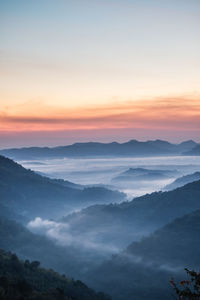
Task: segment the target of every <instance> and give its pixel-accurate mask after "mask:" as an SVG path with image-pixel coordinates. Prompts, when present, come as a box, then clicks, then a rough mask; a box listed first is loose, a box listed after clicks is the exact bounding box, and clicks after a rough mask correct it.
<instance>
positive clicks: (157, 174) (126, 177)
mask: <svg viewBox="0 0 200 300" xmlns="http://www.w3.org/2000/svg"><path fill="white" fill-rule="evenodd" d="M177 173H178V172H177V171H176V170H150V169H144V168H129V169H128V170H127V171H125V172H122V173H120V174H119V175H118V176H116V177H114V178H113V179H112V180H113V181H133V182H134V181H142V180H161V179H168V178H173V177H175V176H176V175H177Z"/></svg>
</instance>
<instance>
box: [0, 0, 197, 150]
mask: <svg viewBox="0 0 200 300" xmlns="http://www.w3.org/2000/svg"><path fill="white" fill-rule="evenodd" d="M199 36H200V1H199V0H190V1H188V0H168V1H166V0H70V1H69V0H18V1H16V0H6V1H5V0H4V1H2V0H0V147H1V148H7V147H21V146H34V145H36V146H38V145H39V146H44V145H47V146H55V145H67V144H71V143H73V142H84V141H104V142H109V141H114V140H116V141H119V142H123V141H126V140H129V139H133V138H134V139H139V140H147V139H157V138H159V139H165V140H169V141H173V142H179V141H183V140H187V139H194V140H196V141H198V142H200V136H199V131H200V38H199Z"/></svg>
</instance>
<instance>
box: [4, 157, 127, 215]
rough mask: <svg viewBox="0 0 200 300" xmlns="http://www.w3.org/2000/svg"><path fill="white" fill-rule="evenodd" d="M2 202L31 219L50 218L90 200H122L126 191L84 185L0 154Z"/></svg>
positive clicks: (84, 205) (107, 201) (77, 207)
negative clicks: (50, 176) (23, 164)
mask: <svg viewBox="0 0 200 300" xmlns="http://www.w3.org/2000/svg"><path fill="white" fill-rule="evenodd" d="M0 198H1V204H2V205H4V206H5V207H7V208H10V209H12V210H14V211H15V213H16V214H20V215H23V216H24V217H26V218H28V219H31V218H34V217H37V216H38V214H39V215H40V216H41V217H45V218H51V217H56V216H61V215H62V214H66V213H69V212H70V211H72V210H73V209H80V208H83V207H86V206H88V205H90V204H94V202H96V203H110V202H112V201H122V200H124V199H125V194H123V193H120V192H118V191H111V190H109V189H106V188H104V187H84V186H82V187H81V186H79V185H75V184H72V183H71V182H68V181H64V180H57V179H50V178H48V177H45V176H41V175H39V174H37V173H35V172H33V171H31V170H27V169H25V168H23V167H22V166H21V165H19V164H17V163H15V162H14V161H12V160H11V159H8V158H5V157H3V156H0Z"/></svg>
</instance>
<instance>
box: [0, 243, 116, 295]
mask: <svg viewBox="0 0 200 300" xmlns="http://www.w3.org/2000/svg"><path fill="white" fill-rule="evenodd" d="M0 299H1V300H11V299H12V300H18V299H26V300H47V299H48V300H72V299H73V300H109V299H110V297H108V296H106V295H104V294H103V293H96V292H94V291H93V290H92V289H89V288H88V287H87V286H86V285H85V284H83V283H82V282H81V281H75V280H72V279H69V278H66V277H65V276H61V275H60V274H58V273H56V272H54V271H53V270H46V269H43V268H41V267H40V263H39V262H38V261H33V262H30V261H28V260H26V261H25V262H24V261H21V260H19V259H18V258H17V256H16V255H15V254H12V253H10V252H5V251H4V250H1V249H0Z"/></svg>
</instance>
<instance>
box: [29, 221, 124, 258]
mask: <svg viewBox="0 0 200 300" xmlns="http://www.w3.org/2000/svg"><path fill="white" fill-rule="evenodd" d="M27 227H28V229H29V230H30V231H32V232H34V233H37V234H42V235H45V236H46V237H48V238H49V239H51V240H53V241H54V242H55V243H56V244H58V245H61V246H73V247H78V248H81V249H83V250H95V251H97V252H100V253H102V255H105V254H112V253H117V252H118V251H119V249H118V248H116V247H115V246H111V245H106V244H104V243H103V242H99V241H98V232H96V231H95V232H90V233H89V234H84V235H83V234H79V233H76V234H75V233H72V232H71V231H70V225H69V224H68V223H61V222H55V221H51V220H43V219H42V218H40V217H37V218H35V219H34V220H32V221H30V222H29V223H28V224H27Z"/></svg>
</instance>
